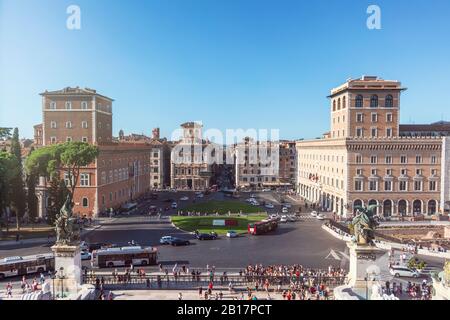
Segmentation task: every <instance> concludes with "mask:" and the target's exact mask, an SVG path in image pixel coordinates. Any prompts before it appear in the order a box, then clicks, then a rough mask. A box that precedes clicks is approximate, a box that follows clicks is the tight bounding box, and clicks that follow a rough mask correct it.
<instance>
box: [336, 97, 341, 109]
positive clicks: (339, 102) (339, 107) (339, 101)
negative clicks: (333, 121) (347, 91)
mask: <svg viewBox="0 0 450 320" xmlns="http://www.w3.org/2000/svg"><path fill="white" fill-rule="evenodd" d="M337 109H338V110H341V98H339V99H338V107H337Z"/></svg>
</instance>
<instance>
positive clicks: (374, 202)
mask: <svg viewBox="0 0 450 320" xmlns="http://www.w3.org/2000/svg"><path fill="white" fill-rule="evenodd" d="M372 205H378V201H377V200H373V199H372V200H370V201H369V206H372ZM374 214H375V215H377V214H378V208H375V210H374Z"/></svg>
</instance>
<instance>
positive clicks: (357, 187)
mask: <svg viewBox="0 0 450 320" xmlns="http://www.w3.org/2000/svg"><path fill="white" fill-rule="evenodd" d="M355 191H363V182H362V181H361V180H355Z"/></svg>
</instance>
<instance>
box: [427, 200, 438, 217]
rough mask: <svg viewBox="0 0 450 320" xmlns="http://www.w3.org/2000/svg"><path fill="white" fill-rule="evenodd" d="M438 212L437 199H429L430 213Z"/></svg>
mask: <svg viewBox="0 0 450 320" xmlns="http://www.w3.org/2000/svg"><path fill="white" fill-rule="evenodd" d="M432 214H436V200H430V201H428V215H432Z"/></svg>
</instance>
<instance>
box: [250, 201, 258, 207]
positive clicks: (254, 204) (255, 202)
mask: <svg viewBox="0 0 450 320" xmlns="http://www.w3.org/2000/svg"><path fill="white" fill-rule="evenodd" d="M250 204H251V205H252V206H259V202H258V201H256V200H255V201H253V202H250Z"/></svg>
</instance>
